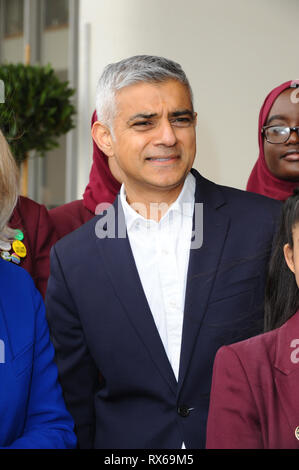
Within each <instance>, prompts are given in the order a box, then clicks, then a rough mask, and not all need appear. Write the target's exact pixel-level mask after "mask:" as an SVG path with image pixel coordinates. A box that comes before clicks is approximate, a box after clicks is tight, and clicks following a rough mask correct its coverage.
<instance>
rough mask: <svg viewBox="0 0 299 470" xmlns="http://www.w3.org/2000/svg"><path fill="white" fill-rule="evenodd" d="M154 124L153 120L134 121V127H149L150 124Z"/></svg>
mask: <svg viewBox="0 0 299 470" xmlns="http://www.w3.org/2000/svg"><path fill="white" fill-rule="evenodd" d="M151 124H152V122H151V121H138V122H134V124H133V126H134V127H147V126H150V125H151Z"/></svg>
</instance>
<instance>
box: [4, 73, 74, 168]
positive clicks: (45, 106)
mask: <svg viewBox="0 0 299 470" xmlns="http://www.w3.org/2000/svg"><path fill="white" fill-rule="evenodd" d="M1 80H2V82H3V83H4V89H5V100H4V101H5V102H4V103H3V104H0V128H1V130H2V132H3V133H4V135H5V137H6V138H7V140H8V142H9V144H10V147H11V150H12V153H13V155H14V157H15V159H16V161H17V163H18V165H20V164H21V163H22V162H26V160H27V159H28V154H29V152H30V151H31V150H35V151H36V153H37V154H38V155H40V156H44V155H45V153H46V152H48V151H49V150H52V149H53V148H55V147H58V145H59V144H58V138H59V137H60V136H61V135H62V134H65V133H67V132H68V131H69V130H70V129H72V128H74V122H73V117H74V114H75V108H74V105H73V103H72V101H71V97H72V95H73V94H74V93H75V90H74V89H72V88H70V87H69V84H68V82H63V81H61V80H60V79H59V78H58V77H57V76H56V75H55V72H54V70H53V68H52V67H51V66H50V65H47V66H40V65H24V64H4V65H0V81H1Z"/></svg>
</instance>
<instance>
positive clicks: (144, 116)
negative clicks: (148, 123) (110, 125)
mask: <svg viewBox="0 0 299 470" xmlns="http://www.w3.org/2000/svg"><path fill="white" fill-rule="evenodd" d="M156 116H157V113H137V114H134V116H131V117H130V119H129V120H128V123H130V122H132V121H135V120H136V119H150V118H153V117H156Z"/></svg>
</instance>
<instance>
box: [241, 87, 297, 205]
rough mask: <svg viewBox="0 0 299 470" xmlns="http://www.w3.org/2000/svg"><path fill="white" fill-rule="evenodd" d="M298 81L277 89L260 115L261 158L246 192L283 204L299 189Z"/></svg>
mask: <svg viewBox="0 0 299 470" xmlns="http://www.w3.org/2000/svg"><path fill="white" fill-rule="evenodd" d="M298 86H299V80H294V81H288V82H285V83H283V84H282V85H280V86H278V87H276V88H274V90H272V91H271V92H270V93H269V94H268V96H267V97H266V99H265V101H264V104H263V106H262V108H261V111H260V115H259V129H258V131H259V135H258V141H259V157H258V160H257V162H256V164H255V165H254V167H253V170H252V172H251V175H250V178H249V180H248V183H247V188H246V189H247V191H251V192H254V193H259V194H262V195H264V196H268V197H271V198H273V199H278V200H280V201H284V200H285V199H287V198H288V197H289V196H290V195H291V194H292V193H293V190H294V188H296V187H297V186H299V127H298V126H299V89H298Z"/></svg>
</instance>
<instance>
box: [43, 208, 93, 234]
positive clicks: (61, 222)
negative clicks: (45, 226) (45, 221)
mask: <svg viewBox="0 0 299 470" xmlns="http://www.w3.org/2000/svg"><path fill="white" fill-rule="evenodd" d="M49 215H50V217H51V220H52V223H53V225H54V228H55V231H56V234H57V237H58V240H60V238H62V237H64V236H65V235H67V234H69V233H70V232H73V231H74V230H76V229H77V228H79V227H80V226H81V225H83V224H85V223H86V222H88V221H89V220H90V219H92V218H93V217H94V214H93V213H92V212H91V211H90V210H88V209H87V208H86V207H85V206H84V204H83V199H78V200H76V201H72V202H69V203H67V204H63V205H62V206H58V207H55V208H53V209H50V210H49Z"/></svg>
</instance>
